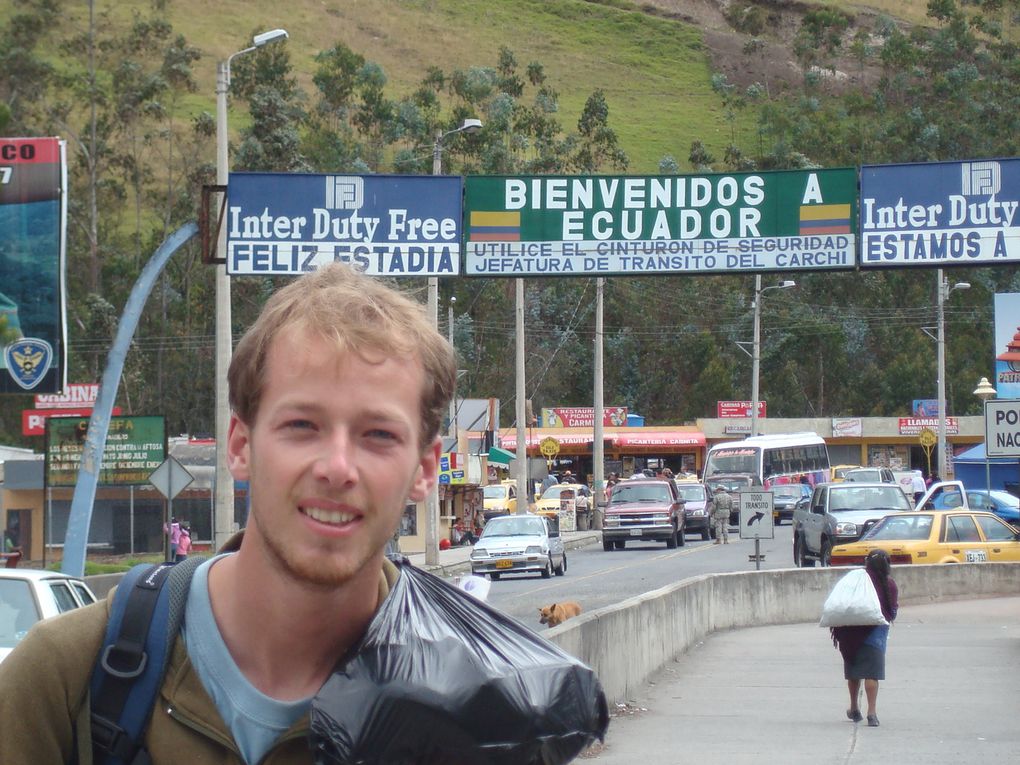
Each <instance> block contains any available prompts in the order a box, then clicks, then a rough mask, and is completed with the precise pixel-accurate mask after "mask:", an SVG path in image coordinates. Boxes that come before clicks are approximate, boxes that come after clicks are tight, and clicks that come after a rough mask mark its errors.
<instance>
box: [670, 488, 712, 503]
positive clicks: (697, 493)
mask: <svg viewBox="0 0 1020 765" xmlns="http://www.w3.org/2000/svg"><path fill="white" fill-rule="evenodd" d="M677 488H678V489H679V491H680V496H681V497H683V498H684V499H685V500H686V501H687V502H702V501H704V499H705V489H704V487H702V486H679V487H677Z"/></svg>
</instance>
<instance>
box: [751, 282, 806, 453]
mask: <svg viewBox="0 0 1020 765" xmlns="http://www.w3.org/2000/svg"><path fill="white" fill-rule="evenodd" d="M796 286H797V282H795V281H791V280H789V279H787V280H786V281H782V282H780V283H779V284H771V285H769V286H768V287H762V286H761V274H755V275H754V346H753V348H752V351H753V352H752V355H751V435H752V436H756V435H758V374H759V367H760V365H761V298H762V295H764V294H765V293H766V292H768V291H769V290H787V289H790V287H796Z"/></svg>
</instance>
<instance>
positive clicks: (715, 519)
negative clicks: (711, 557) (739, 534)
mask: <svg viewBox="0 0 1020 765" xmlns="http://www.w3.org/2000/svg"><path fill="white" fill-rule="evenodd" d="M731 510H733V498H732V497H731V496H730V495H729V492H727V491H726V489H725V487H723V486H717V487H716V489H715V509H714V510H712V523H713V524H715V542H713V544H724V545H728V544H729V543H730V511H731Z"/></svg>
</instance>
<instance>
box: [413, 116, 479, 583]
mask: <svg viewBox="0 0 1020 765" xmlns="http://www.w3.org/2000/svg"><path fill="white" fill-rule="evenodd" d="M481 127H482V121H481V120H477V119H466V120H464V122H462V123H461V125H460V127H457V128H454V129H453V130H447V131H446V132H445V133H444V132H443V131H442V130H440V131H438V132H437V133H436V140H435V143H433V144H432V174H433V175H442V174H443V139H445V138H448V137H449V136H451V135H455V134H456V133H474V132H477V131H478V130H481ZM426 310H427V311H428V315H429V318H430V319H431V321H432V326H433V327H435V328H436V329H439V277H438V276H430V277H429V281H428V303H427V306H426ZM450 310H451V311H452V310H453V309H452V307H451V309H450ZM451 326H452V323H451ZM425 563H426V564H427V565H430V566H434V565H436V564H438V563H439V484H435V485H433V487H432V490H431V491H430V492H429V495H428V497H426V498H425Z"/></svg>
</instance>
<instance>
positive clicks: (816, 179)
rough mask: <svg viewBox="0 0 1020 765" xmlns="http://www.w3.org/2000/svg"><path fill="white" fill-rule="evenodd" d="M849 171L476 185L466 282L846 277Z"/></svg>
mask: <svg viewBox="0 0 1020 765" xmlns="http://www.w3.org/2000/svg"><path fill="white" fill-rule="evenodd" d="M856 208H857V172H856V170H854V169H852V168H841V169H831V170H830V169H827V170H810V171H802V170H796V171H778V172H767V173H735V174H706V175H696V176H684V175H667V176H641V177H637V176H570V177H567V176H522V177H505V176H470V177H468V178H467V179H466V181H465V202H464V215H465V221H464V225H465V228H466V229H467V243H466V247H465V252H466V258H465V273H466V274H467V275H482V276H509V277H517V276H591V275H599V274H623V275H630V276H640V275H642V274H653V273H673V274H694V273H744V272H753V271H798V270H804V271H808V270H810V271H817V270H829V269H850V268H853V267H854V266H855V260H856V254H855V253H856V242H857V239H856V234H855V232H856Z"/></svg>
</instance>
